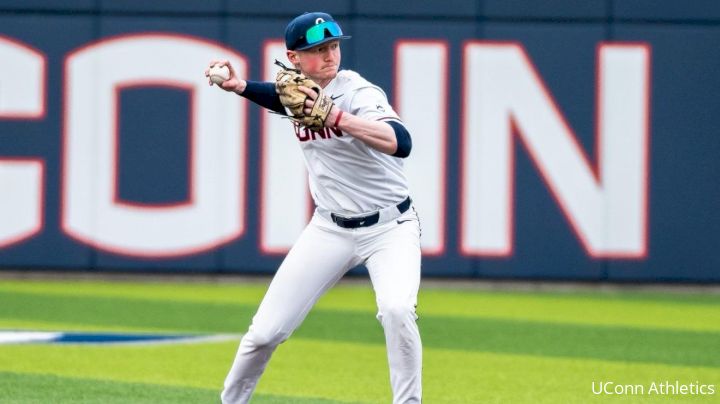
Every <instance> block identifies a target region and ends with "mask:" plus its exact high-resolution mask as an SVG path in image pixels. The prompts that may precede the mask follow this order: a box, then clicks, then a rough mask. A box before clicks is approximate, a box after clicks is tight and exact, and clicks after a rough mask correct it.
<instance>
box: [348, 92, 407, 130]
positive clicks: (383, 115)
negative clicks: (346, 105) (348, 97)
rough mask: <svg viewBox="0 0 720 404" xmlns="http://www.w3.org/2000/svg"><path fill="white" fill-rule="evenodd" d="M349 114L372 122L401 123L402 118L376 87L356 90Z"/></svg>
mask: <svg viewBox="0 0 720 404" xmlns="http://www.w3.org/2000/svg"><path fill="white" fill-rule="evenodd" d="M349 112H350V113H351V114H353V115H355V116H359V117H361V118H365V119H368V120H371V121H384V120H393V121H398V122H400V117H399V116H398V114H397V112H395V110H394V109H393V107H392V106H391V105H390V103H389V102H388V100H387V97H386V96H385V93H384V92H383V91H382V90H380V89H379V88H377V87H375V86H368V87H363V88H360V89H358V90H356V91H355V95H354V96H353V99H352V101H351V103H350V111H349Z"/></svg>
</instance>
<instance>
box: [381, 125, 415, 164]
mask: <svg viewBox="0 0 720 404" xmlns="http://www.w3.org/2000/svg"><path fill="white" fill-rule="evenodd" d="M386 122H387V124H388V125H390V126H391V127H392V128H393V130H394V131H395V138H396V139H397V150H395V153H393V156H395V157H400V158H405V157H407V156H409V155H410V150H411V149H412V139H411V138H410V133H409V132H408V131H407V129H405V126H403V124H401V123H400V122H396V121H386Z"/></svg>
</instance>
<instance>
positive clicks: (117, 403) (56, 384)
mask: <svg viewBox="0 0 720 404" xmlns="http://www.w3.org/2000/svg"><path fill="white" fill-rule="evenodd" d="M0 391H2V402H3V403H4V404H46V403H84V404H92V403H97V404H127V403H134V404H144V403H147V404H156V403H157V404H162V403H168V404H177V403H215V402H219V392H218V391H217V390H214V389H201V388H192V387H178V386H163V385H157V384H150V383H130V382H117V381H109V380H102V379H91V378H74V377H61V376H56V375H48V374H20V373H12V372H0ZM253 403H260V404H286V403H296V404H315V403H317V404H342V403H346V402H344V401H336V400H326V399H322V398H303V397H290V396H279V395H268V394H257V395H256V396H255V397H253Z"/></svg>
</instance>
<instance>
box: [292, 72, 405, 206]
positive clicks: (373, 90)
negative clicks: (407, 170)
mask: <svg viewBox="0 0 720 404" xmlns="http://www.w3.org/2000/svg"><path fill="white" fill-rule="evenodd" d="M324 90H325V94H326V95H328V96H330V97H332V98H333V99H334V102H335V105H336V106H337V107H339V108H340V109H341V110H343V111H345V112H349V113H351V114H353V115H356V116H359V117H362V118H365V119H369V120H395V121H400V118H399V117H398V115H397V113H396V112H395V111H394V110H393V108H392V106H390V103H389V102H388V100H387V96H386V95H385V92H384V91H383V90H382V89H381V88H380V87H378V86H375V85H373V84H372V83H370V82H369V81H367V80H365V79H364V78H362V77H361V76H360V75H359V74H358V73H356V72H354V71H350V70H342V71H340V72H338V75H337V76H336V77H335V79H333V80H332V81H331V82H330V83H329V84H328V85H327V86H326V87H325V89H324ZM295 130H296V135H297V138H298V140H300V147H301V148H302V151H303V154H304V158H305V164H306V166H307V169H308V175H309V182H310V192H311V194H312V197H313V199H314V200H315V204H316V205H317V206H318V207H320V208H321V209H325V210H328V211H331V212H334V213H337V214H341V215H344V216H356V215H361V214H364V213H369V212H374V211H377V210H380V209H382V208H386V207H388V206H392V205H395V204H397V203H399V202H401V201H402V200H404V199H405V198H406V197H407V196H408V193H409V191H408V186H407V179H406V177H405V174H404V173H403V160H402V159H401V158H398V157H393V156H390V155H387V154H385V153H382V152H380V151H377V150H375V149H372V148H371V147H369V146H367V145H366V144H365V143H363V142H362V141H360V140H358V139H356V138H354V137H352V136H350V135H349V134H347V133H343V132H341V131H340V130H339V129H335V128H324V132H322V133H315V132H312V131H310V130H308V129H300V128H296V129H295Z"/></svg>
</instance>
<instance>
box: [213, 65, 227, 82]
mask: <svg viewBox="0 0 720 404" xmlns="http://www.w3.org/2000/svg"><path fill="white" fill-rule="evenodd" d="M209 73H210V81H212V82H213V83H215V84H217V85H221V84H222V83H223V81H225V80H228V79H229V78H230V69H228V67H227V66H219V65H213V66H212V67H211V68H210V72H209Z"/></svg>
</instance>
